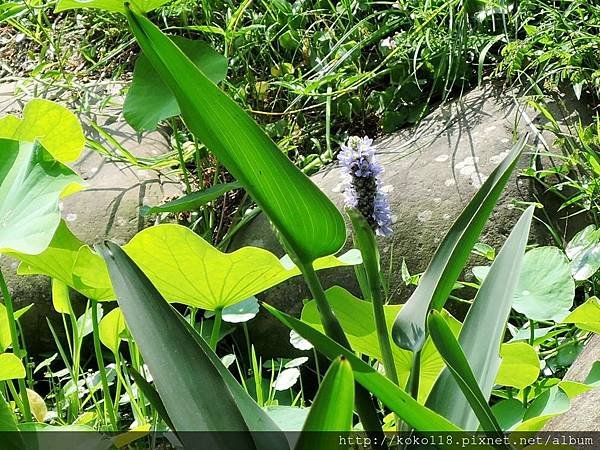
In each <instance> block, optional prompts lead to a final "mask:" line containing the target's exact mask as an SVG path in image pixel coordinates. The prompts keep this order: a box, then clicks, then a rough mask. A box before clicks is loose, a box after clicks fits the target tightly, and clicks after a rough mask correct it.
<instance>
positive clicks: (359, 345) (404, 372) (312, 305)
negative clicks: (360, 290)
mask: <svg viewBox="0 0 600 450" xmlns="http://www.w3.org/2000/svg"><path fill="white" fill-rule="evenodd" d="M326 295H327V301H328V302H329V304H330V305H331V308H332V309H333V312H334V313H335V315H336V317H337V318H338V320H339V321H340V324H341V325H342V328H343V329H344V332H345V333H346V336H348V340H349V341H350V345H351V346H352V348H353V349H354V350H356V351H358V352H360V353H363V354H365V355H368V356H371V357H373V358H377V359H378V360H379V361H381V359H382V355H381V352H380V349H379V343H378V340H377V330H376V329H375V319H374V318H373V307H372V305H371V303H369V302H365V301H363V300H360V299H358V298H356V297H355V296H353V295H352V294H350V293H349V292H348V291H346V290H345V289H343V288H341V287H339V286H334V287H332V288H330V289H328V290H327V292H326ZM401 307H402V306H401V305H389V306H384V312H385V316H386V322H387V324H388V329H391V327H392V323H393V320H394V317H396V315H397V314H398V311H399V310H400V308H401ZM444 314H447V313H445V312H444ZM446 317H447V320H448V322H449V324H450V326H451V328H452V330H453V332H454V333H455V334H456V335H457V334H458V331H459V330H460V322H458V321H457V320H456V319H454V318H453V317H452V316H450V315H448V314H447V315H446ZM357 318H360V319H357ZM302 321H303V322H306V323H308V324H310V326H312V327H314V328H316V329H317V330H319V331H323V326H322V324H321V321H320V318H319V312H318V310H317V304H316V302H315V301H314V300H312V301H310V302H308V303H306V304H305V305H304V308H303V309H302ZM392 354H393V355H394V362H395V363H396V372H397V374H398V379H399V383H400V385H401V386H404V385H406V381H407V379H408V375H409V373H410V370H411V367H412V355H411V352H409V351H407V350H402V349H401V348H398V347H397V346H395V345H394V346H392ZM443 368H444V361H443V360H442V358H441V356H440V354H439V353H438V351H437V350H436V349H435V346H434V345H433V343H432V342H431V339H428V340H427V342H426V343H425V345H424V347H423V351H422V354H421V370H420V381H419V401H420V402H424V401H425V399H426V398H427V395H429V392H430V391H431V388H432V387H433V383H434V382H435V380H436V378H437V377H438V375H439V374H440V372H441V371H442V369H443Z"/></svg>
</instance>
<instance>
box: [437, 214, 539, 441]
mask: <svg viewBox="0 0 600 450" xmlns="http://www.w3.org/2000/svg"><path fill="white" fill-rule="evenodd" d="M533 211H534V209H533V207H530V208H529V209H527V211H525V212H524V213H523V215H522V216H521V218H520V219H519V221H518V222H517V224H516V225H515V226H514V228H513V230H512V231H511V233H510V235H509V237H508V239H507V240H506V242H505V243H504V245H503V246H502V249H501V250H500V252H499V253H498V256H497V257H496V259H495V260H494V263H493V264H492V266H491V268H490V271H489V273H488V275H487V277H486V278H485V280H484V282H483V283H482V285H481V288H480V289H479V291H478V292H477V295H476V297H475V300H474V302H473V305H472V306H471V308H470V309H469V312H468V313H467V316H466V318H465V321H464V324H463V326H462V328H461V331H460V335H459V343H460V346H461V347H462V349H463V351H464V353H465V355H466V357H467V360H468V362H469V366H470V367H471V369H472V370H473V373H474V375H475V378H476V380H477V383H478V386H479V388H480V389H481V391H482V392H483V395H484V397H485V399H486V400H489V398H490V395H491V392H492V387H493V385H494V382H495V379H496V376H497V373H498V368H499V367H500V355H499V352H500V345H501V343H502V340H503V338H504V332H505V329H506V321H507V320H508V316H509V314H510V310H511V305H512V301H513V295H514V290H515V286H516V285H517V282H518V279H519V274H520V271H521V263H522V260H523V254H524V252H525V246H526V244H527V238H528V236H529V228H530V226H531V220H532V217H533ZM426 405H428V406H429V407H430V408H432V409H433V410H435V411H437V412H439V413H440V414H442V415H443V416H444V417H447V418H448V419H449V420H451V421H452V422H454V423H456V424H458V425H459V426H460V427H462V428H465V429H467V430H476V429H477V426H478V420H477V417H476V416H475V414H474V413H473V411H472V410H471V409H470V408H469V407H468V402H467V399H466V398H465V396H464V395H463V393H462V392H461V391H460V390H459V389H458V385H457V384H456V381H455V380H454V378H453V377H452V375H451V374H450V373H448V371H444V372H443V373H442V375H441V376H440V377H439V378H438V380H437V381H436V383H435V386H434V388H433V390H432V392H431V395H430V396H429V398H428V399H427V403H426Z"/></svg>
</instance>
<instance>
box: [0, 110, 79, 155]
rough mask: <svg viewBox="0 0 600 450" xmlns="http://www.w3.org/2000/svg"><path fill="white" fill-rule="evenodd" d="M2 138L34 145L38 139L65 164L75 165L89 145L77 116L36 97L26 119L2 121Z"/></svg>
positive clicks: (0, 126) (0, 124) (0, 121)
mask: <svg viewBox="0 0 600 450" xmlns="http://www.w3.org/2000/svg"><path fill="white" fill-rule="evenodd" d="M0 138H5V139H14V140H15V141H26V142H33V141H35V140H37V141H38V142H39V143H40V144H42V146H43V147H44V148H45V149H46V150H47V151H48V153H50V154H51V155H52V157H53V158H54V159H56V160H57V161H60V162H62V163H67V162H73V161H75V160H76V159H77V158H79V155H81V152H82V151H83V148H84V146H85V137H84V135H83V129H82V128H81V123H80V122H79V119H77V116H75V114H73V113H72V112H71V111H69V110H68V109H67V108H65V107H63V106H61V105H59V104H57V103H54V102H51V101H49V100H43V99H40V98H36V99H33V100H31V101H30V102H29V103H27V104H26V105H25V107H24V108H23V118H22V119H19V118H18V117H16V116H13V115H8V116H6V117H3V118H2V119H0Z"/></svg>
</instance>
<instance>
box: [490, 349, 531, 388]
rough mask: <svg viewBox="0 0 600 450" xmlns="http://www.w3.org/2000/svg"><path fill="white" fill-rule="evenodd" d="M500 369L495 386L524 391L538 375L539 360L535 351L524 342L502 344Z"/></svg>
mask: <svg viewBox="0 0 600 450" xmlns="http://www.w3.org/2000/svg"><path fill="white" fill-rule="evenodd" d="M500 358H502V362H501V363H500V368H499V369H498V374H497V375H496V384H500V385H502V386H511V387H515V388H518V389H524V388H526V387H527V386H531V385H532V384H533V383H534V382H535V380H537V378H538V376H539V375H540V359H539V358H538V355H537V352H536V351H535V349H534V348H533V347H532V346H531V345H529V344H527V343H525V342H512V343H510V344H502V347H500Z"/></svg>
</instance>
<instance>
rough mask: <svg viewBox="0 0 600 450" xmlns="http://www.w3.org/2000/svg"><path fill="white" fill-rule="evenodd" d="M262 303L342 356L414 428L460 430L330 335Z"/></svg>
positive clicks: (319, 345) (319, 346)
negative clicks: (418, 401)
mask: <svg viewBox="0 0 600 450" xmlns="http://www.w3.org/2000/svg"><path fill="white" fill-rule="evenodd" d="M263 306H264V307H265V308H266V309H267V311H269V312H270V313H271V314H272V315H273V316H275V317H276V318H277V319H278V320H280V321H281V322H282V323H283V324H285V325H286V326H288V327H289V328H291V329H293V330H294V331H296V333H298V334H299V335H300V336H302V337H303V338H304V339H307V340H308V341H310V342H311V343H312V344H313V345H314V346H315V348H316V349H317V350H318V351H319V352H321V353H322V354H323V355H325V356H326V357H328V358H329V359H335V358H337V357H338V356H340V355H341V356H343V357H345V358H346V359H347V360H348V362H349V363H350V365H351V366H352V371H353V372H354V378H355V380H356V381H358V383H360V384H361V385H362V386H363V387H365V388H366V389H367V390H368V391H370V392H371V393H372V394H373V395H375V396H376V397H377V398H379V400H381V402H383V403H384V404H385V405H386V406H387V407H388V408H390V409H391V410H392V411H393V412H395V413H396V414H397V415H398V416H399V417H400V418H401V419H403V420H404V421H406V422H407V423H408V424H409V425H410V426H411V427H413V428H415V429H416V430H417V431H461V430H460V428H459V427H457V426H456V425H454V424H453V423H451V422H450V421H448V420H447V419H445V418H444V417H442V416H440V415H439V414H437V413H436V412H434V411H432V410H430V409H428V408H426V407H425V406H423V405H420V404H419V403H417V401H416V400H415V399H413V398H412V397H411V396H410V395H408V394H407V393H406V392H404V391H403V390H402V389H400V388H399V387H398V386H396V385H395V384H394V383H392V382H391V381H390V380H388V379H387V378H386V377H385V376H383V375H381V374H380V373H379V372H377V371H376V370H375V369H373V368H372V367H371V366H369V365H368V364H367V363H365V362H364V361H362V360H361V359H360V358H358V357H357V356H356V355H355V354H354V353H353V352H351V351H349V350H347V349H345V348H344V347H342V346H341V345H339V344H338V343H337V342H335V341H334V340H332V339H331V338H329V337H327V336H325V335H324V334H323V333H320V332H319V331H317V330H315V329H314V328H313V327H311V326H310V325H308V324H306V323H304V322H302V321H300V320H298V319H295V318H293V317H291V316H289V315H287V314H285V313H283V312H281V311H279V310H277V309H275V308H273V307H272V306H270V305H267V304H263Z"/></svg>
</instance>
